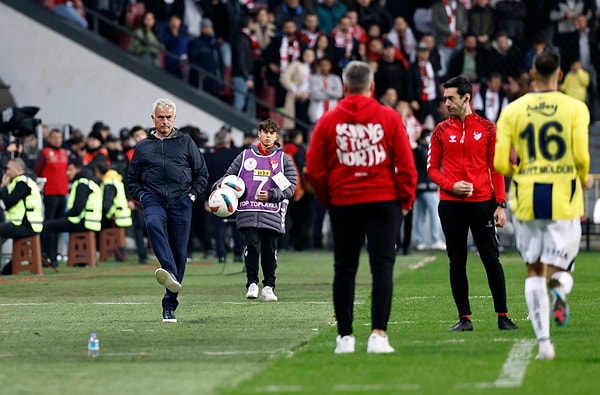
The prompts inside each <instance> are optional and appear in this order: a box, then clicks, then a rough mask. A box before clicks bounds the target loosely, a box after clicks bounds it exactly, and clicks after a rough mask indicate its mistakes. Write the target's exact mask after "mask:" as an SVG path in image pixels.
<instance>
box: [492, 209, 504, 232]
mask: <svg viewBox="0 0 600 395" xmlns="http://www.w3.org/2000/svg"><path fill="white" fill-rule="evenodd" d="M505 224H506V209H505V208H502V207H500V206H498V207H496V211H494V225H496V226H498V227H500V228H502V227H503V226H504V225H505Z"/></svg>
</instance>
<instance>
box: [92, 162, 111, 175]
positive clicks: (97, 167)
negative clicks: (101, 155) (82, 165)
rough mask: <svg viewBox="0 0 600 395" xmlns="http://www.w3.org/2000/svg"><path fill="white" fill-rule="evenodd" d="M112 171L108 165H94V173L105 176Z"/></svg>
mask: <svg viewBox="0 0 600 395" xmlns="http://www.w3.org/2000/svg"><path fill="white" fill-rule="evenodd" d="M109 170H110V167H108V165H107V164H106V163H96V164H95V165H94V171H97V172H98V173H100V174H102V175H104V174H106V172H107V171H109Z"/></svg>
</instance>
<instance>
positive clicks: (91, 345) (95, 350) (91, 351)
mask: <svg viewBox="0 0 600 395" xmlns="http://www.w3.org/2000/svg"><path fill="white" fill-rule="evenodd" d="M87 349H88V357H90V358H96V357H97V356H98V355H100V340H98V336H96V333H94V332H92V333H90V338H89V340H88V346H87Z"/></svg>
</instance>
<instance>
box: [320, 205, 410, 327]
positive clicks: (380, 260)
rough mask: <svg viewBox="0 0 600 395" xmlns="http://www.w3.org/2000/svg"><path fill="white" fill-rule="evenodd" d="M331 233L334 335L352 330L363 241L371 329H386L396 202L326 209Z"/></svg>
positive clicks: (398, 217) (398, 210)
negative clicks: (369, 285)
mask: <svg viewBox="0 0 600 395" xmlns="http://www.w3.org/2000/svg"><path fill="white" fill-rule="evenodd" d="M329 216H330V218H331V231H332V233H333V243H334V247H333V256H334V277H333V307H334V310H335V316H336V319H337V323H338V334H339V335H340V336H346V335H350V334H352V333H353V330H352V321H353V319H354V293H355V287H356V272H357V270H358V263H359V258H360V251H361V249H362V246H363V244H364V242H365V237H366V240H367V251H368V252H369V264H370V266H371V275H372V278H373V280H372V281H373V283H372V291H371V293H372V298H371V299H372V302H371V325H372V329H382V330H387V325H388V321H389V318H390V312H391V308H392V291H393V282H394V273H393V272H394V262H395V259H396V233H397V231H398V228H399V227H400V223H401V221H402V210H401V208H400V204H399V203H398V202H395V201H393V202H375V203H365V204H355V205H349V206H332V207H331V208H330V209H329Z"/></svg>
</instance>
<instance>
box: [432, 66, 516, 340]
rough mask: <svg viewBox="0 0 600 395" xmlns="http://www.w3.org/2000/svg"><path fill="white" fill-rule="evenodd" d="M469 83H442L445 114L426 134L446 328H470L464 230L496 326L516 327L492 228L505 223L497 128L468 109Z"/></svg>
mask: <svg viewBox="0 0 600 395" xmlns="http://www.w3.org/2000/svg"><path fill="white" fill-rule="evenodd" d="M472 95H473V87H472V86H471V83H470V82H469V80H467V79H466V78H464V77H454V78H451V79H450V80H448V81H446V82H445V83H444V98H443V100H444V104H445V105H446V108H447V109H448V113H449V114H450V118H449V119H447V120H445V121H443V122H440V123H439V124H438V125H437V126H436V127H435V129H434V130H433V134H432V136H431V143H430V145H429V159H428V162H427V173H428V175H429V178H431V180H432V181H433V182H435V183H436V184H437V185H439V187H440V204H439V207H438V212H439V214H440V220H441V222H442V230H443V231H444V235H445V236H446V246H447V247H446V248H447V252H448V258H449V259H450V286H451V288H452V295H453V296H454V302H455V303H456V307H457V309H458V317H459V322H458V323H457V324H456V325H454V326H453V327H451V328H450V329H448V331H450V332H457V331H472V330H473V324H472V322H471V306H470V305H469V283H468V280H467V250H468V248H467V237H468V234H469V229H471V233H472V234H473V239H474V240H475V244H476V245H477V249H478V250H479V256H480V258H481V261H482V262H483V266H484V267H485V271H486V273H487V277H488V284H489V287H490V290H491V292H492V298H493V299H494V308H495V310H496V313H498V328H499V329H500V330H514V329H518V328H517V326H516V325H515V324H513V322H512V321H511V320H510V319H509V318H508V308H507V307H506V285H505V280H504V270H503V269H502V265H501V264H500V258H499V257H500V253H499V252H498V238H497V236H496V226H500V227H502V226H504V224H505V223H506V211H505V210H506V192H505V189H504V177H503V176H502V175H501V174H498V173H496V171H495V170H494V151H495V144H496V126H495V125H494V124H493V123H492V122H490V121H488V120H487V119H485V118H483V117H481V116H479V115H477V114H475V113H473V111H472V110H471V106H470V102H471V98H472Z"/></svg>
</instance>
